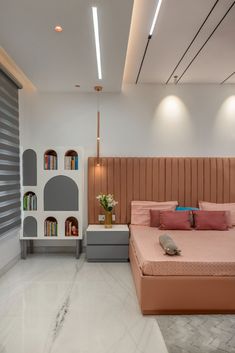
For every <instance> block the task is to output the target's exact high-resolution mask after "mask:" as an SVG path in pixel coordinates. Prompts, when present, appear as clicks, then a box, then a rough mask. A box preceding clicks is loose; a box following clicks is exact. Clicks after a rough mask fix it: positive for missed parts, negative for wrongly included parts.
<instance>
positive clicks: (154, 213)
mask: <svg viewBox="0 0 235 353" xmlns="http://www.w3.org/2000/svg"><path fill="white" fill-rule="evenodd" d="M149 211H150V227H157V228H158V227H159V226H160V210H149Z"/></svg>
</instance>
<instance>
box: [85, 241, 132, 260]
mask: <svg viewBox="0 0 235 353" xmlns="http://www.w3.org/2000/svg"><path fill="white" fill-rule="evenodd" d="M86 256H87V261H113V262H115V261H127V260H128V245H87V248H86Z"/></svg>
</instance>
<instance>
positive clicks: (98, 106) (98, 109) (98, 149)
mask: <svg viewBox="0 0 235 353" xmlns="http://www.w3.org/2000/svg"><path fill="white" fill-rule="evenodd" d="M94 89H95V91H96V92H97V137H96V140H97V141H96V158H97V160H96V165H97V166H100V100H99V98H100V97H99V93H100V92H101V91H102V89H103V87H102V86H95V87H94Z"/></svg>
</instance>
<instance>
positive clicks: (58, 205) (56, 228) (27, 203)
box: [20, 146, 84, 258]
mask: <svg viewBox="0 0 235 353" xmlns="http://www.w3.org/2000/svg"><path fill="white" fill-rule="evenodd" d="M30 156H33V158H34V161H33V163H31V159H30ZM21 167H22V170H21V173H22V174H23V175H25V176H27V175H28V174H29V175H35V177H34V179H35V180H36V181H37V182H36V185H35V183H34V185H33V186H32V183H31V182H30V183H29V184H31V185H27V183H26V182H25V180H27V177H25V178H24V182H23V184H24V185H21V189H22V192H21V194H22V199H21V202H22V229H21V232H20V240H21V245H22V257H23V258H26V255H27V254H26V253H27V242H28V241H31V243H32V241H33V240H34V241H36V240H46V241H53V240H56V241H63V240H71V241H73V243H75V245H76V257H79V252H80V243H81V240H82V238H83V229H82V226H83V195H84V180H83V179H84V160H83V148H82V147H54V146H53V147H49V148H39V147H35V148H31V147H30V148H26V147H24V148H22V151H21ZM32 168H36V170H32Z"/></svg>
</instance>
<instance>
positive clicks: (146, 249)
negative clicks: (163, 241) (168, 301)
mask: <svg viewBox="0 0 235 353" xmlns="http://www.w3.org/2000/svg"><path fill="white" fill-rule="evenodd" d="M130 229H131V242H132V244H133V246H134V249H135V252H136V256H137V259H138V261H139V264H140V268H141V269H142V272H143V274H144V275H151V276H153V275H154V276H171V275H174V276H175V275H176V276H177V275H178V276H191V275H193V276H195V275H196V276H197V275H198V276H235V228H232V229H230V230H228V231H209V230H207V231H201V230H200V231H199V230H191V231H185V230H182V231H181V230H170V231H164V230H159V229H157V228H151V227H147V226H135V225H131V227H130ZM164 233H168V234H169V235H170V236H171V237H172V239H173V240H174V241H175V243H176V244H177V246H178V247H179V249H181V251H182V254H181V255H180V256H168V255H164V251H163V249H162V247H161V246H160V244H159V240H158V238H159V235H161V234H164Z"/></svg>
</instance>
